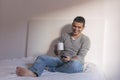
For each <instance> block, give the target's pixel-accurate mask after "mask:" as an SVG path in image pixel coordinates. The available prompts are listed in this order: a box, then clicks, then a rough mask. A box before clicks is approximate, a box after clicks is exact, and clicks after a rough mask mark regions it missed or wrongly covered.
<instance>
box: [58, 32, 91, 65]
mask: <svg viewBox="0 0 120 80" xmlns="http://www.w3.org/2000/svg"><path fill="white" fill-rule="evenodd" d="M60 41H61V42H63V43H64V51H63V54H64V55H67V56H70V57H74V56H78V58H79V60H80V62H81V63H82V64H84V57H85V55H86V54H87V52H88V50H89V48H90V40H89V38H88V37H87V36H86V35H84V34H81V35H80V37H78V38H77V39H73V38H72V37H71V33H66V34H62V36H61V38H60Z"/></svg>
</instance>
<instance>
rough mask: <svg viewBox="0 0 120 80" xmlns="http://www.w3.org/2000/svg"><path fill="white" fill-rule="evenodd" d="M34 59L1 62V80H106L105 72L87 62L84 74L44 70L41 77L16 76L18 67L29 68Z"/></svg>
mask: <svg viewBox="0 0 120 80" xmlns="http://www.w3.org/2000/svg"><path fill="white" fill-rule="evenodd" d="M34 60H35V58H34V57H27V58H25V57H24V58H19V59H18V58H17V59H9V60H1V61H0V80H105V77H104V74H103V72H102V71H101V70H100V69H98V68H97V66H96V65H95V64H93V63H89V62H86V63H85V66H84V71H83V72H82V73H71V74H70V73H69V74H68V73H61V72H49V71H46V70H44V72H43V74H42V75H41V76H40V77H20V76H17V75H16V74H15V70H16V67H17V66H21V67H25V68H27V67H29V66H30V64H32V63H33V62H34Z"/></svg>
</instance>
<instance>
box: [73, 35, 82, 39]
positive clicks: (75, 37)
mask: <svg viewBox="0 0 120 80" xmlns="http://www.w3.org/2000/svg"><path fill="white" fill-rule="evenodd" d="M80 35H81V34H78V35H74V34H72V36H71V37H72V39H77V38H79V37H80Z"/></svg>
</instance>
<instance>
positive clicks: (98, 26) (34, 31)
mask: <svg viewBox="0 0 120 80" xmlns="http://www.w3.org/2000/svg"><path fill="white" fill-rule="evenodd" d="M71 23H72V20H61V19H60V20H59V19H56V20H55V19H54V20H52V19H48V20H43V19H42V20H31V21H29V28H28V42H27V43H28V44H27V56H38V55H42V54H53V46H54V44H55V43H56V42H57V38H58V37H59V36H60V34H61V33H64V32H70V31H71ZM83 33H85V34H86V35H88V36H89V37H90V40H91V49H90V51H89V52H88V54H87V56H86V60H87V61H91V62H94V63H99V64H100V63H102V58H103V41H104V40H103V39H104V20H102V19H87V20H86V26H85V29H84V31H83Z"/></svg>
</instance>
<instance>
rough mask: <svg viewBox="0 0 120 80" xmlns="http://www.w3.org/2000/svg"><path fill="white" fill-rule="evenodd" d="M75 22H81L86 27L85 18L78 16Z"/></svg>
mask: <svg viewBox="0 0 120 80" xmlns="http://www.w3.org/2000/svg"><path fill="white" fill-rule="evenodd" d="M73 22H79V23H83V27H84V26H85V18H84V17H82V16H77V17H75V18H74V20H73Z"/></svg>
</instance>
